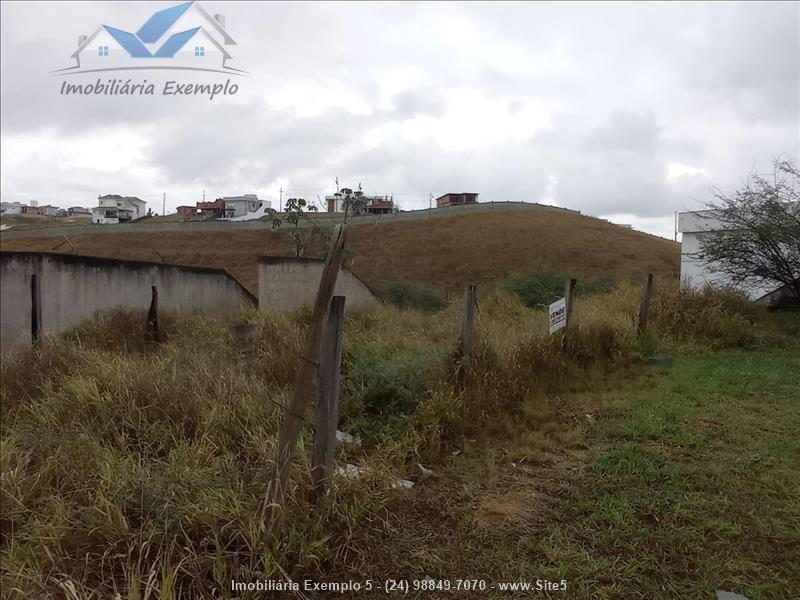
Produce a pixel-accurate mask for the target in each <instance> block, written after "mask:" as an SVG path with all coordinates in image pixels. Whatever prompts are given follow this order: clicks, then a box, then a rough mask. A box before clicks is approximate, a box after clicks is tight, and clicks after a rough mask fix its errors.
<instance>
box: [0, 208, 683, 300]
mask: <svg viewBox="0 0 800 600" xmlns="http://www.w3.org/2000/svg"><path fill="white" fill-rule="evenodd" d="M112 228H113V226H109V230H108V231H109V233H96V234H91V235H75V236H70V237H69V239H70V243H71V244H72V247H74V251H75V252H76V253H78V254H86V255H90V256H105V257H110V258H123V259H124V258H127V259H136V260H148V261H156V262H158V261H162V260H163V261H165V262H170V263H176V264H185V265H191V266H205V267H216V268H222V269H226V270H227V271H228V272H230V273H231V274H232V275H233V276H234V277H236V278H237V279H238V280H239V281H241V282H242V284H243V285H244V286H245V287H247V288H248V289H250V290H251V291H253V292H255V291H256V287H257V285H258V284H257V279H258V277H257V264H258V256H261V255H291V254H293V252H294V246H293V244H292V242H291V239H290V237H289V235H288V233H287V232H286V231H281V232H274V231H271V230H269V229H268V225H267V224H265V229H264V231H231V232H213V233H212V232H188V231H187V232H181V231H180V230H176V231H170V232H160V233H146V232H143V233H112V231H113V229H112ZM329 231H330V229H329V228H326V227H320V228H306V229H304V230H303V234H304V235H305V236H307V238H306V239H307V240H308V248H309V250H308V254H309V256H318V255H320V254H321V252H322V247H323V244H324V242H325V239H326V238H327V236H328V235H329ZM349 245H350V247H351V248H352V257H351V260H350V263H351V267H352V269H353V271H355V273H356V274H358V275H359V276H361V277H362V278H363V279H364V280H365V281H366V282H367V283H368V284H370V285H378V284H380V283H383V282H388V281H411V282H420V283H428V284H432V285H435V286H437V287H439V288H453V287H457V286H460V285H462V284H464V283H467V282H479V283H480V282H486V281H493V280H498V279H503V278H504V277H506V276H508V275H510V274H514V273H519V272H530V271H537V270H556V271H559V272H568V273H572V274H575V275H577V276H579V277H587V276H588V277H591V278H593V279H599V278H602V279H608V280H618V279H631V278H634V279H637V280H638V279H639V278H640V277H641V276H642V275H644V274H645V273H648V272H652V273H655V274H656V276H657V277H658V278H659V279H663V278H667V279H673V280H674V279H676V278H677V277H678V271H679V265H680V247H679V246H678V244H675V243H673V242H670V241H669V240H665V239H662V238H658V237H654V236H651V235H647V234H645V233H641V232H637V231H631V230H629V229H624V228H622V227H618V226H615V225H611V224H610V223H607V222H605V221H602V220H600V219H593V218H591V217H586V216H582V215H579V214H575V213H569V212H565V211H558V210H552V209H547V208H542V207H537V206H531V207H529V208H525V209H516V210H503V209H502V208H498V209H497V210H492V211H486V212H482V213H469V214H464V215H456V216H453V217H449V218H437V219H431V220H428V221H403V222H392V223H383V224H378V225H366V224H364V225H353V226H352V227H351V229H350V232H349ZM72 247H70V246H69V245H68V244H67V243H66V242H65V240H64V239H63V238H57V237H48V236H33V237H25V238H3V239H2V249H3V250H37V251H49V250H53V249H56V251H58V252H71V251H73V250H72Z"/></svg>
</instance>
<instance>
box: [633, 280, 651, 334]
mask: <svg viewBox="0 0 800 600" xmlns="http://www.w3.org/2000/svg"><path fill="white" fill-rule="evenodd" d="M652 297H653V274H652V273H648V274H647V279H646V280H645V283H644V288H643V289H642V300H641V303H640V304H639V326H638V328H637V332H638V333H639V335H641V334H643V333H644V332H645V330H646V329H647V318H648V317H649V316H650V299H651V298H652Z"/></svg>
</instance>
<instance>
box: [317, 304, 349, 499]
mask: <svg viewBox="0 0 800 600" xmlns="http://www.w3.org/2000/svg"><path fill="white" fill-rule="evenodd" d="M344 303H345V297H344V296H334V297H333V298H332V299H331V308H330V310H329V311H328V323H327V326H326V328H325V335H324V337H323V338H322V347H321V348H320V353H319V389H318V390H317V404H316V407H315V410H314V449H313V451H312V454H311V481H312V482H313V484H314V494H315V496H316V497H317V498H319V497H321V496H322V495H324V494H325V492H327V490H328V487H329V485H330V481H331V478H332V476H333V457H334V453H335V451H336V424H337V423H338V421H339V382H340V380H341V371H340V368H341V363H342V323H343V321H344Z"/></svg>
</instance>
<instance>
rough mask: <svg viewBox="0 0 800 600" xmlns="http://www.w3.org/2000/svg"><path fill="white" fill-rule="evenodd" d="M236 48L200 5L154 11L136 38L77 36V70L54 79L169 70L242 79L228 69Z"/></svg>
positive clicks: (217, 18)
mask: <svg viewBox="0 0 800 600" xmlns="http://www.w3.org/2000/svg"><path fill="white" fill-rule="evenodd" d="M235 45H236V41H235V40H234V39H233V38H232V37H231V35H230V34H229V33H228V32H227V30H226V29H225V15H222V14H215V15H214V16H213V17H212V16H211V15H210V14H208V12H206V10H205V9H204V8H203V7H202V6H201V5H200V4H199V3H198V2H194V1H191V2H184V3H183V4H178V5H177V6H172V7H170V8H165V9H164V10H159V11H157V12H156V13H154V14H153V15H152V16H151V17H150V18H149V19H147V21H145V22H144V24H143V25H142V26H141V27H140V28H139V29H138V30H137V31H136V32H135V33H130V32H128V31H125V30H123V29H118V28H116V27H111V26H109V25H101V26H99V27H98V28H97V29H96V30H95V31H94V33H92V34H91V35H89V36H86V35H81V36H79V37H78V48H77V49H76V50H75V52H73V54H72V55H71V56H70V58H73V59H75V65H74V66H71V67H67V68H65V69H59V70H58V71H54V72H53V74H56V75H73V74H78V73H98V72H103V71H131V70H144V69H148V70H153V69H165V70H167V69H169V70H181V71H206V72H212V73H226V74H232V75H243V74H246V73H247V72H246V71H242V70H241V69H237V68H234V67H232V66H230V65H229V64H228V61H230V60H231V59H232V57H231V54H230V53H229V51H228V47H230V46H235Z"/></svg>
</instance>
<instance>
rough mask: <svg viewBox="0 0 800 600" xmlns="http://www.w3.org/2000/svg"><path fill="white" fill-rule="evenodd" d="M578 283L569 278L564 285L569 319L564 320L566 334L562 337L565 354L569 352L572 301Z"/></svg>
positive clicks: (562, 349)
mask: <svg viewBox="0 0 800 600" xmlns="http://www.w3.org/2000/svg"><path fill="white" fill-rule="evenodd" d="M577 283H578V281H577V280H576V279H568V280H567V284H566V285H565V286H564V300H565V303H566V305H567V314H566V316H567V319H566V321H565V322H564V335H563V336H562V337H561V351H562V352H563V353H564V354H566V352H567V338H568V337H569V330H570V328H571V327H572V301H573V299H574V298H575V286H576V285H577Z"/></svg>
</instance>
